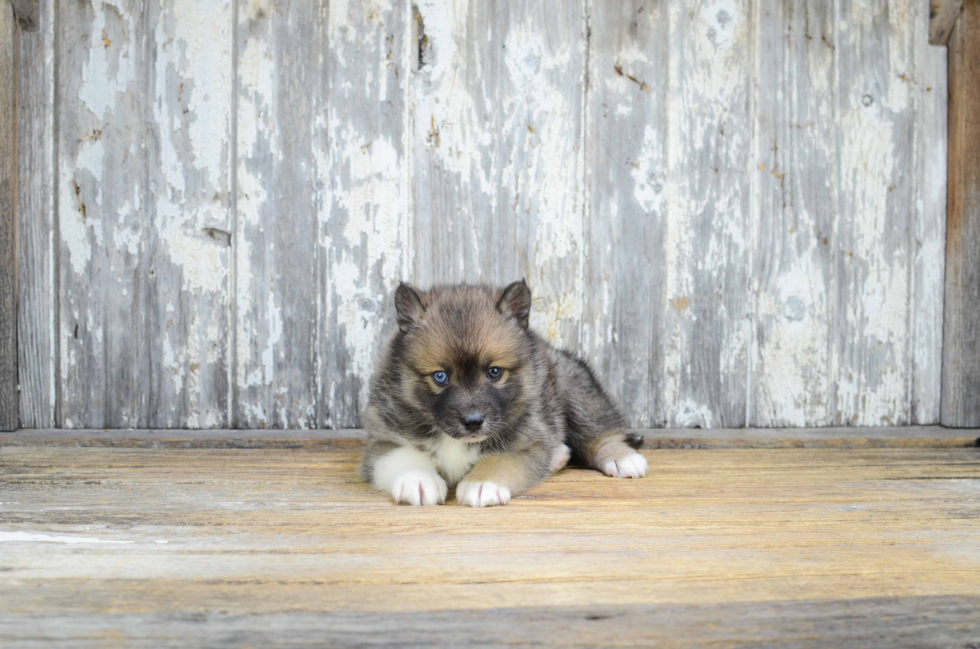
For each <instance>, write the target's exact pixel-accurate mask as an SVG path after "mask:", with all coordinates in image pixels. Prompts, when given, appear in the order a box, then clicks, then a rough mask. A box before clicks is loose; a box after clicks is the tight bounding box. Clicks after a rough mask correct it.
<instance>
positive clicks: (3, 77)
mask: <svg viewBox="0 0 980 649" xmlns="http://www.w3.org/2000/svg"><path fill="white" fill-rule="evenodd" d="M16 66H17V21H16V19H15V18H14V11H13V8H12V7H11V5H10V4H8V3H6V2H0V431H11V430H16V428H17V426H18V407H17V401H18V399H17V221H16V214H17V212H16V205H17V105H16V103H17V99H16V97H17V84H16V78H17V72H16Z"/></svg>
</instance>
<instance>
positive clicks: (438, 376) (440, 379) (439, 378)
mask: <svg viewBox="0 0 980 649" xmlns="http://www.w3.org/2000/svg"><path fill="white" fill-rule="evenodd" d="M432 380H433V381H435V382H436V384H437V385H446V384H447V383H449V375H448V374H446V373H445V372H443V371H442V370H439V371H438V372H434V373H433V374H432Z"/></svg>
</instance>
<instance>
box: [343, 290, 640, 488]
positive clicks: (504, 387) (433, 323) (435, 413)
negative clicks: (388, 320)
mask: <svg viewBox="0 0 980 649" xmlns="http://www.w3.org/2000/svg"><path fill="white" fill-rule="evenodd" d="M530 310H531V291H530V290H529V289H528V287H527V284H526V283H525V282H524V281H523V280H521V281H519V282H514V283H513V284H510V285H509V286H507V287H506V288H504V289H499V288H495V287H490V286H466V285H463V286H438V287H435V288H433V289H431V290H429V291H425V292H423V291H419V290H417V289H415V288H413V287H411V286H409V285H408V284H404V283H403V284H401V285H399V286H398V290H397V291H396V292H395V311H396V313H397V319H398V332H397V333H395V335H394V337H393V338H392V340H391V342H390V344H389V347H388V349H387V350H386V353H385V354H384V356H383V358H382V360H381V362H380V364H379V366H378V367H377V369H376V370H375V373H374V376H373V377H372V379H371V395H370V398H369V400H368V406H367V410H366V412H365V413H364V426H365V428H366V429H367V434H368V439H367V447H366V451H365V455H364V463H363V465H362V466H361V473H362V475H363V476H364V477H365V478H366V479H367V480H368V481H369V482H371V483H373V484H374V486H375V487H377V488H378V489H380V490H382V491H386V492H388V493H390V494H391V495H392V496H394V498H395V502H400V503H407V504H410V505H436V504H442V503H444V502H445V501H446V494H447V492H448V487H449V486H450V485H456V500H457V501H458V502H459V503H460V504H462V505H470V506H472V507H489V506H492V505H506V504H507V503H508V502H509V501H510V499H511V496H514V495H516V494H519V493H521V492H523V491H525V490H526V489H529V488H530V487H532V486H534V485H536V484H537V483H539V482H541V481H542V480H544V479H545V478H546V477H548V476H549V475H550V474H552V473H554V472H555V471H557V470H559V469H561V468H562V467H563V466H564V465H565V463H566V462H568V461H569V459H571V460H572V461H573V462H575V463H578V464H581V465H583V466H586V467H590V468H593V469H597V470H599V471H602V472H603V473H605V474H606V475H609V476H612V477H615V478H639V477H642V476H644V475H646V471H647V462H646V460H645V459H644V457H643V456H642V455H640V454H639V453H637V452H636V449H638V448H639V447H640V444H641V443H642V439H641V438H640V437H639V436H635V435H627V434H626V432H625V429H626V421H625V419H624V418H623V415H622V414H620V412H619V410H618V409H617V408H616V406H615V404H614V403H613V401H612V400H611V399H610V398H609V396H608V395H606V393H605V391H604V390H603V389H602V386H601V385H600V384H599V382H598V381H597V380H596V378H595V375H594V374H593V373H592V370H591V369H589V366H588V365H587V364H586V363H585V362H583V361H581V360H579V359H577V358H575V357H574V356H573V355H572V354H570V353H568V352H566V351H563V350H560V349H557V348H555V347H553V346H552V345H550V344H549V343H548V342H547V341H545V340H544V339H542V338H541V337H540V336H538V335H537V334H536V333H535V332H533V331H532V330H530V329H528V316H529V314H530Z"/></svg>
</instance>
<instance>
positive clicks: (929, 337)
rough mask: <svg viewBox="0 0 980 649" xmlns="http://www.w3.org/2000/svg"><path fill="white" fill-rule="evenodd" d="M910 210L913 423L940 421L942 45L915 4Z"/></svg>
mask: <svg viewBox="0 0 980 649" xmlns="http://www.w3.org/2000/svg"><path fill="white" fill-rule="evenodd" d="M915 6H916V9H918V12H917V14H916V27H915V48H916V51H915V84H914V86H913V92H914V93H915V171H914V173H915V212H914V219H915V223H914V228H913V231H912V237H913V239H912V243H911V246H912V251H913V254H914V255H915V257H914V265H913V267H912V273H913V284H912V291H913V295H912V301H911V304H910V309H911V310H912V314H911V317H912V332H911V335H912V337H913V342H912V358H911V362H912V376H911V395H910V396H911V402H912V403H911V408H912V423H913V424H918V425H929V424H938V423H939V413H940V402H941V399H940V396H941V389H940V388H941V386H942V359H943V290H944V288H943V277H944V271H945V267H946V263H945V262H946V255H945V254H944V249H945V245H946V156H947V147H946V118H947V98H948V95H949V93H948V84H947V72H946V48H945V47H934V46H932V45H930V44H929V11H928V8H927V6H926V3H925V0H920V2H918V3H917V4H916V5H915Z"/></svg>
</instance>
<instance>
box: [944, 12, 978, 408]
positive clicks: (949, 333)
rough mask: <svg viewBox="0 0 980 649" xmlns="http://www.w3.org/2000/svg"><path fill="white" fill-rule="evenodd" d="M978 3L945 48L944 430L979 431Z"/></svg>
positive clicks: (966, 13)
mask: <svg viewBox="0 0 980 649" xmlns="http://www.w3.org/2000/svg"><path fill="white" fill-rule="evenodd" d="M978 34H980V1H978V0H967V1H966V2H964V3H963V13H962V14H961V15H960V17H959V20H958V21H957V22H956V25H955V27H953V34H952V38H951V39H950V42H949V66H950V88H949V220H948V222H947V225H948V232H949V238H948V240H947V243H946V268H947V270H946V300H947V301H948V302H947V309H946V318H945V325H946V333H945V336H946V340H947V341H948V342H947V344H946V346H945V348H944V349H943V390H942V424H943V425H945V426H957V427H970V426H980V399H978V397H977V395H980V151H978V147H977V142H978V141H980V119H978V117H977V110H976V107H977V101H978V100H980V91H978V84H977V75H980V40H978V38H977V35H978Z"/></svg>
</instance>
